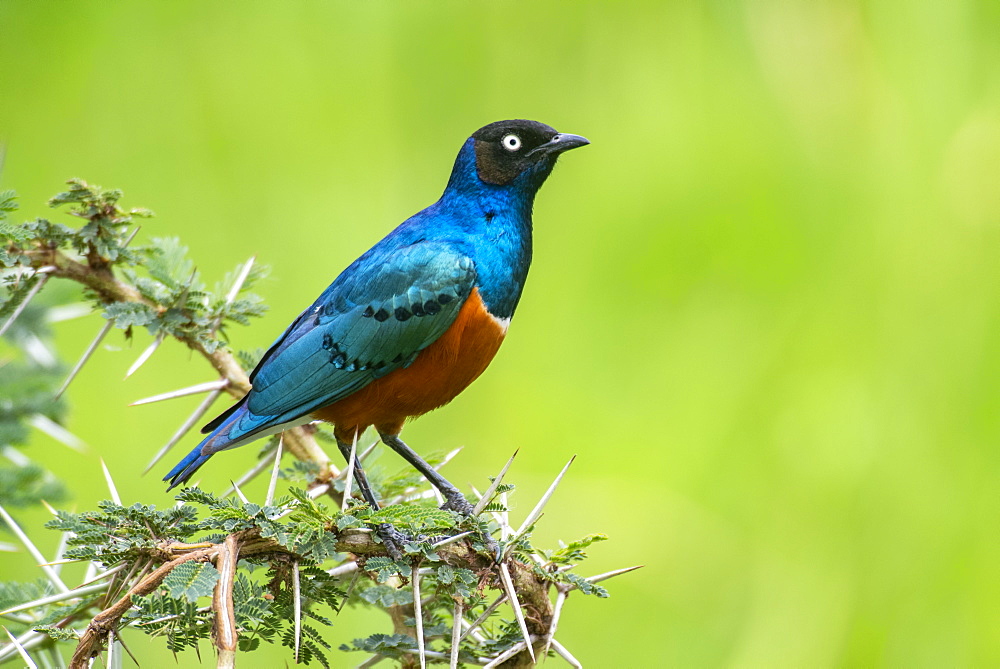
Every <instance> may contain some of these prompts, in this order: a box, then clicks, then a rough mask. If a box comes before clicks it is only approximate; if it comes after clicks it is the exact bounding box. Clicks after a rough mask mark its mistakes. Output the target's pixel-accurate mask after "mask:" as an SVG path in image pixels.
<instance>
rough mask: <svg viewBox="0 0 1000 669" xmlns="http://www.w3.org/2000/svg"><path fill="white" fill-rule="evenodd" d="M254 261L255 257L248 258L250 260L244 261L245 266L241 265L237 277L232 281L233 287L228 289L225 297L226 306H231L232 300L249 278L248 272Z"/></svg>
mask: <svg viewBox="0 0 1000 669" xmlns="http://www.w3.org/2000/svg"><path fill="white" fill-rule="evenodd" d="M255 260H257V256H250V259H249V260H247V261H246V264H245V265H243V268H242V269H241V270H240V274H239V276H237V277H236V280H235V281H233V287H232V288H230V289H229V293H228V294H227V295H226V306H229V305H230V304H232V303H233V300H235V299H236V296H237V295H239V294H240V289H241V288H243V283H244V282H245V281H246V280H247V277H248V276H250V270H251V269H252V268H253V263H254V261H255Z"/></svg>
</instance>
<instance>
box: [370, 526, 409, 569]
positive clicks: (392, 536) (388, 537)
mask: <svg viewBox="0 0 1000 669" xmlns="http://www.w3.org/2000/svg"><path fill="white" fill-rule="evenodd" d="M375 532H376V534H378V536H379V538H380V539H382V543H383V544H384V545H385V552H386V553H388V554H389V557H391V558H392V559H393V560H397V561H398V560H402V559H403V550H402V547H403V546H405V545H406V544H408V543H410V542H411V541H412V539H410V537H409V536H407V535H406V534H403V533H402V532H400V531H399V530H397V529H396V528H395V527H393V526H392V525H390V524H389V523H382V524H380V525H379V526H378V527H377V528H376V529H375Z"/></svg>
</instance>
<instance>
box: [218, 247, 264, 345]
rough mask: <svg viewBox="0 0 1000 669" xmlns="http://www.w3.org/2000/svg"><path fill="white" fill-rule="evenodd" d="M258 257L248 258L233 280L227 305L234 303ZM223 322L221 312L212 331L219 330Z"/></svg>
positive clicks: (227, 294)
mask: <svg viewBox="0 0 1000 669" xmlns="http://www.w3.org/2000/svg"><path fill="white" fill-rule="evenodd" d="M256 259H257V256H250V259H249V260H247V261H246V263H245V264H244V265H243V267H242V268H241V269H240V273H239V274H238V275H237V276H236V279H235V280H234V281H233V285H232V287H231V288H230V289H229V292H228V293H226V304H225V307H228V306H229V305H230V304H232V303H233V301H234V300H235V299H236V296H237V295H239V294H240V289H241V288H243V284H244V282H246V280H247V277H248V276H250V270H251V269H252V268H253V263H254V261H255V260H256ZM225 307H223V309H225ZM221 324H222V314H219V315H218V316H217V317H216V319H215V322H214V323H212V332H215V331H216V330H218V329H219V326H220V325H221Z"/></svg>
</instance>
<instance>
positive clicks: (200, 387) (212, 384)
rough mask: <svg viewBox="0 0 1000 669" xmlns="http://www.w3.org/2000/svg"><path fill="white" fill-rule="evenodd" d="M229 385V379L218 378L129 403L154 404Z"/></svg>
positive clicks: (133, 405) (133, 404) (136, 404)
mask: <svg viewBox="0 0 1000 669" xmlns="http://www.w3.org/2000/svg"><path fill="white" fill-rule="evenodd" d="M228 385H229V381H228V380H227V379H217V380H215V381H206V382H205V383H199V384H197V385H194V386H188V387H187V388H181V389H180V390H171V391H170V392H168V393H160V394H159V395H153V396H152V397H145V398H143V399H141V400H136V401H135V402H132V403H131V404H129V406H130V407H137V406H139V405H141V404H152V403H153V402H163V401H164V400H172V399H176V398H178V397H187V396H188V395H197V394H199V393H207V392H209V391H211V390H221V389H223V388H225V387H226V386H228Z"/></svg>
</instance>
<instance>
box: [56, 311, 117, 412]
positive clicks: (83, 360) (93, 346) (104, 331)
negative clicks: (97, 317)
mask: <svg viewBox="0 0 1000 669" xmlns="http://www.w3.org/2000/svg"><path fill="white" fill-rule="evenodd" d="M114 324H115V322H114V321H108V322H107V323H105V324H104V327H102V328H101V331H100V332H98V333H97V336H96V337H94V340H93V341H92V342H90V345H89V346H88V347H87V350H86V351H84V352H83V355H82V356H80V359H79V360H77V362H76V365H74V366H73V369H72V371H70V373H69V376H67V377H66V380H65V381H63V384H62V385H61V386H59V390H57V391H56V397H60V396H62V394H63V393H64V392H66V389H67V388H69V384H70V383H72V382H73V379H75V378H76V375H77V374H79V373H80V370H81V369H83V366H84V365H85V364H87V361H88V360H90V356H92V355H94V351H96V350H97V347H98V346H100V345H101V342H102V341H104V338H105V337H106V336H107V335H108V333H109V332H111V328H112V327H114Z"/></svg>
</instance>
